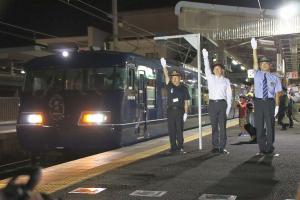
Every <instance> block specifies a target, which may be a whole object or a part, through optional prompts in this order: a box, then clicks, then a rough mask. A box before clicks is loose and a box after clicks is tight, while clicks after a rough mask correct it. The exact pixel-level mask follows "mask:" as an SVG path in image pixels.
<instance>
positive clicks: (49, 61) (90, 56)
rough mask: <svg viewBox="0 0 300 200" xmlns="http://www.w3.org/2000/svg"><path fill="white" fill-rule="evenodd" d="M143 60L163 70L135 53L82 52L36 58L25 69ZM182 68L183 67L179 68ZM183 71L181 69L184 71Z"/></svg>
mask: <svg viewBox="0 0 300 200" xmlns="http://www.w3.org/2000/svg"><path fill="white" fill-rule="evenodd" d="M134 60H136V61H137V62H138V60H142V62H143V64H145V65H149V66H153V67H157V68H161V64H160V60H159V59H154V58H147V57H144V56H140V55H137V54H134V53H127V52H116V51H105V50H100V51H81V52H74V53H73V54H72V53H71V54H70V55H69V56H68V57H63V56H62V55H61V54H55V55H49V56H44V57H39V58H34V59H32V60H30V61H29V62H27V63H26V64H25V65H24V67H25V69H31V70H38V69H48V68H53V67H54V68H62V69H66V68H84V67H87V68H93V67H95V68H96V67H97V68H98V67H113V66H118V67H125V63H126V62H127V61H132V62H133V61H134ZM167 62H168V65H171V66H173V67H179V66H182V63H179V62H176V61H172V60H167ZM179 68H181V67H179ZM182 70H183V69H182V68H181V69H179V71H182ZM184 70H188V71H190V70H189V69H184Z"/></svg>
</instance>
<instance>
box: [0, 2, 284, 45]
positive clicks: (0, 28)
mask: <svg viewBox="0 0 300 200" xmlns="http://www.w3.org/2000/svg"><path fill="white" fill-rule="evenodd" d="M82 1H84V2H86V3H89V4H91V5H94V6H95V7H97V8H100V9H102V10H105V11H107V12H111V0H82ZM260 1H261V5H262V7H263V8H269V9H276V8H278V7H279V6H280V4H281V3H282V2H285V1H287V0H260ZM177 2H178V0H118V10H119V11H130V10H138V9H147V8H159V7H174V6H175V5H176V3H177ZM195 2H203V3H211V4H224V5H232V6H244V7H255V8H258V3H257V0H198V1H195ZM70 3H74V4H76V5H80V4H79V3H78V1H77V0H70ZM81 7H82V4H81ZM82 8H84V9H88V10H89V11H91V12H93V13H95V14H97V15H99V16H101V17H104V18H106V17H105V16H104V15H103V14H101V13H96V12H95V11H94V10H91V9H89V8H87V7H82ZM106 19H108V18H106ZM108 20H109V19H108ZM0 21H2V22H7V23H10V24H14V25H19V26H22V27H26V28H29V29H33V30H36V31H40V32H44V33H47V34H52V35H55V36H74V35H85V34H86V27H87V26H90V25H92V26H95V27H98V28H99V29H102V30H106V31H111V24H109V23H106V22H103V21H101V20H99V19H97V18H95V17H92V16H89V15H87V14H84V13H82V12H80V11H78V10H76V9H74V8H72V7H70V6H67V5H65V4H63V3H62V2H60V1H59V0H0ZM3 32H9V33H10V34H17V35H19V36H22V37H26V38H34V37H38V38H40V37H41V36H40V35H34V34H33V33H30V32H25V31H20V30H18V29H15V28H11V27H8V26H6V25H3V24H0V48H3V47H11V46H22V45H27V44H30V43H32V42H30V40H26V39H19V38H18V37H15V36H10V35H8V34H7V33H3Z"/></svg>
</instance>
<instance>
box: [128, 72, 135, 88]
mask: <svg viewBox="0 0 300 200" xmlns="http://www.w3.org/2000/svg"><path fill="white" fill-rule="evenodd" d="M134 82H135V71H134V68H129V69H128V89H129V90H133V89H134Z"/></svg>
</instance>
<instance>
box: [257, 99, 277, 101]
mask: <svg viewBox="0 0 300 200" xmlns="http://www.w3.org/2000/svg"><path fill="white" fill-rule="evenodd" d="M255 99H257V100H261V101H274V98H255Z"/></svg>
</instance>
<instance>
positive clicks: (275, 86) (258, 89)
mask: <svg viewBox="0 0 300 200" xmlns="http://www.w3.org/2000/svg"><path fill="white" fill-rule="evenodd" d="M264 74H266V78H267V84H268V98H275V94H276V93H277V92H280V91H281V90H282V86H281V82H280V80H279V78H278V77H277V76H276V75H275V74H272V73H270V72H263V71H261V70H256V71H255V72H254V93H255V97H256V98H263V80H264Z"/></svg>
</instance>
